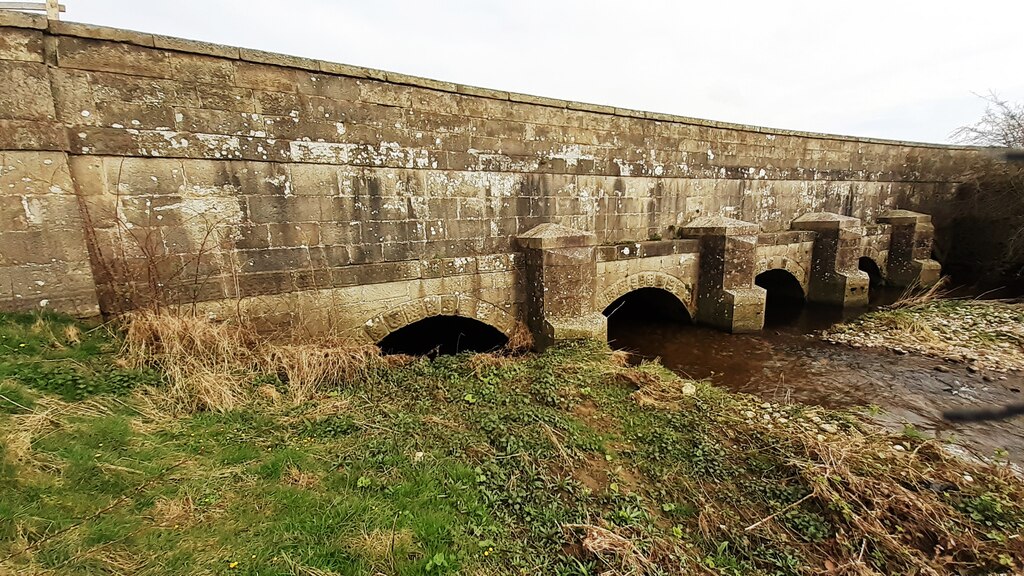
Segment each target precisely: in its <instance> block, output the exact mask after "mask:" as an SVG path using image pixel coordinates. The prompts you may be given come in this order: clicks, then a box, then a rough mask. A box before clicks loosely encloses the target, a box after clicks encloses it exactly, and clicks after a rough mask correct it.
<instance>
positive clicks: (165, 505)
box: [151, 495, 197, 528]
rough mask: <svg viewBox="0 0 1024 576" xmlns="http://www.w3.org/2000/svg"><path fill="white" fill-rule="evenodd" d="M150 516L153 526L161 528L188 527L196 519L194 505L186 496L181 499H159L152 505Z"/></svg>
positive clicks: (189, 497)
mask: <svg viewBox="0 0 1024 576" xmlns="http://www.w3.org/2000/svg"><path fill="white" fill-rule="evenodd" d="M151 514H152V517H153V522H154V524H156V525H157V526H163V527H175V528H177V527H179V526H189V525H191V524H192V523H193V521H194V520H196V518H197V513H196V508H195V504H194V503H193V502H192V497H191V496H188V495H185V496H183V497H181V498H160V499H159V500H157V501H156V502H155V503H154V504H153V511H152V512H151Z"/></svg>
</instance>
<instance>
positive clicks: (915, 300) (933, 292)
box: [887, 276, 949, 309]
mask: <svg viewBox="0 0 1024 576" xmlns="http://www.w3.org/2000/svg"><path fill="white" fill-rule="evenodd" d="M948 286H949V277H948V276H943V277H942V278H939V281H938V282H936V283H935V284H932V285H931V287H929V288H928V289H927V290H923V291H922V290H921V285H920V284H919V283H918V282H917V281H915V282H914V283H913V284H911V285H910V286H907V288H906V289H905V290H904V291H903V294H901V295H900V298H899V300H896V301H895V302H893V303H892V304H891V305H889V306H887V308H891V309H898V308H910V307H912V306H920V305H921V304H927V303H928V302H931V301H932V300H938V299H940V298H945V297H946V296H947V295H948V293H949V290H947V287H948Z"/></svg>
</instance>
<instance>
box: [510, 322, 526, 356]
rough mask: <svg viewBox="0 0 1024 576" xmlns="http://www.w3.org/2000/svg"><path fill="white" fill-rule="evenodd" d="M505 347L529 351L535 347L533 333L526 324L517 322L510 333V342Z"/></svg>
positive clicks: (513, 350)
mask: <svg viewBox="0 0 1024 576" xmlns="http://www.w3.org/2000/svg"><path fill="white" fill-rule="evenodd" d="M505 348H506V349H507V350H509V351H511V352H527V351H529V350H531V349H533V334H531V333H530V329H529V328H528V327H527V326H526V324H524V323H522V322H517V323H516V326H515V328H513V329H512V331H511V332H510V333H509V335H508V343H507V344H505Z"/></svg>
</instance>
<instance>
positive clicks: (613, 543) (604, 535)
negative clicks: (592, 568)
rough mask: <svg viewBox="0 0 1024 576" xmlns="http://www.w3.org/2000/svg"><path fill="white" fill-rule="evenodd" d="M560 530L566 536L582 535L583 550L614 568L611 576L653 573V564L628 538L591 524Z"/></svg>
mask: <svg viewBox="0 0 1024 576" xmlns="http://www.w3.org/2000/svg"><path fill="white" fill-rule="evenodd" d="M562 529H563V530H564V531H566V532H567V533H568V534H582V535H583V541H582V542H581V545H582V546H583V549H584V550H586V551H587V552H589V553H590V554H593V555H594V556H596V557H598V558H600V559H601V560H602V561H603V562H604V563H605V564H607V565H609V566H612V567H614V568H615V569H616V570H615V571H614V572H612V574H622V575H632V574H652V573H655V572H654V564H653V563H652V562H651V561H650V560H648V559H647V557H646V556H645V555H644V554H643V552H641V551H640V549H639V548H637V547H636V545H635V544H633V541H632V540H630V539H629V538H626V537H624V536H620V535H619V534H616V533H615V532H612V531H611V530H608V529H607V528H602V527H600V526H594V525H593V524H565V525H563V526H562Z"/></svg>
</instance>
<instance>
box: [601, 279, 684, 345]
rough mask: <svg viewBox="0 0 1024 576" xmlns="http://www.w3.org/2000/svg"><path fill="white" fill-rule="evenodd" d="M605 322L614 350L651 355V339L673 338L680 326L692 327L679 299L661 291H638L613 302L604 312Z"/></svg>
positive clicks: (646, 289)
mask: <svg viewBox="0 0 1024 576" xmlns="http://www.w3.org/2000/svg"><path fill="white" fill-rule="evenodd" d="M604 315H605V316H606V317H607V318H608V342H609V344H611V345H612V347H613V348H622V347H623V346H625V347H626V348H627V349H632V348H635V349H637V350H639V351H640V352H641V353H643V352H644V351H645V350H647V351H648V352H649V351H650V350H649V348H650V346H649V345H650V341H649V340H650V339H652V338H654V339H658V338H659V334H661V335H663V336H665V337H670V336H667V335H670V334H674V333H675V332H674V331H675V330H677V329H678V327H679V326H681V325H688V324H692V323H693V320H692V319H691V318H690V313H689V311H687V309H686V306H684V305H683V303H682V302H680V301H679V298H677V297H676V296H675V294H672V293H671V292H669V291H667V290H663V289H661V288H653V287H647V288H638V289H636V290H633V291H631V292H627V293H626V294H623V295H622V296H619V297H618V298H616V299H615V301H614V302H612V303H611V304H609V305H608V307H607V308H605V309H604Z"/></svg>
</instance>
